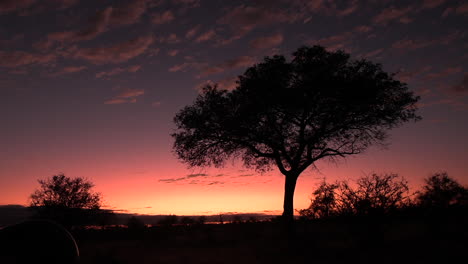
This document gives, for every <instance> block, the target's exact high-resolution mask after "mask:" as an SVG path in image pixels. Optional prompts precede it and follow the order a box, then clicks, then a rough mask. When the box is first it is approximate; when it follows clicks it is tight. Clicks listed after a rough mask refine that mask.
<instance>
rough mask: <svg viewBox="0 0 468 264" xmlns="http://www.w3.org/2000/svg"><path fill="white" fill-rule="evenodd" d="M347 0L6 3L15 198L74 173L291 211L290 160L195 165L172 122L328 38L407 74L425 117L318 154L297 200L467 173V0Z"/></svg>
mask: <svg viewBox="0 0 468 264" xmlns="http://www.w3.org/2000/svg"><path fill="white" fill-rule="evenodd" d="M91 2H92V3H91ZM322 2H323V3H322ZM330 2H331V1H330ZM338 2H339V4H337V3H335V4H332V3H329V1H300V0H292V1H287V0H284V1H283V0H279V1H205V0H200V1H197V0H184V1H183V0H177V1H175V0H174V1H164V0H158V1H156V0H135V1H128V0H125V1H124V0H120V1H110V0H105V1H89V2H88V1H24V0H18V1H5V2H1V3H0V20H1V21H2V22H1V24H0V90H1V92H2V93H1V96H0V101H1V102H0V120H1V123H2V128H1V129H0V146H1V149H2V151H1V152H0V204H1V205H6V204H20V205H28V203H29V200H28V198H29V196H30V194H31V193H32V192H33V191H34V189H36V188H37V187H38V183H37V180H38V179H44V178H47V177H50V176H52V175H56V174H58V173H64V174H65V175H66V176H68V177H84V178H87V179H88V180H90V181H92V182H93V183H94V184H95V187H94V189H95V190H96V191H98V192H100V193H101V194H102V197H103V204H104V206H105V208H107V209H113V210H116V211H118V212H127V213H138V214H177V215H212V214H223V213H234V212H242V213H266V214H280V213H281V211H282V206H283V191H284V177H283V176H282V174H281V173H280V172H279V171H278V170H277V168H276V167H272V170H271V171H267V172H264V173H260V172H257V171H254V170H251V169H247V168H244V167H243V166H242V162H241V161H239V160H234V161H232V162H228V164H227V165H226V166H225V167H224V168H209V167H207V168H188V167H187V166H186V165H185V164H184V163H182V162H181V161H179V160H178V159H177V158H176V156H175V155H174V153H173V151H172V146H173V142H174V140H173V138H172V137H171V136H170V135H171V133H173V132H174V129H175V126H174V123H173V118H174V116H175V114H176V113H177V112H178V111H179V110H180V109H181V108H183V107H184V106H186V105H189V104H191V103H192V102H193V101H194V100H195V98H196V96H197V95H198V93H199V91H200V87H202V86H203V85H204V84H207V83H218V84H219V87H220V88H224V89H228V90H232V89H234V88H235V85H236V83H235V81H236V76H238V75H241V74H242V73H243V72H244V71H245V69H246V68H247V67H249V66H252V65H254V64H255V63H258V62H260V61H261V60H262V59H263V57H264V56H271V55H274V54H283V55H285V56H286V57H288V58H289V57H290V54H291V52H293V51H295V50H296V49H297V48H298V47H300V46H302V45H315V44H319V45H322V46H324V47H325V48H327V49H329V50H336V49H343V50H345V51H346V52H348V53H350V54H351V56H353V57H354V58H367V59H369V60H371V61H374V62H377V63H381V64H382V65H383V68H384V69H385V70H386V71H388V72H393V73H396V77H395V78H396V79H399V80H401V81H403V82H406V83H408V86H409V87H410V89H411V90H412V91H414V92H415V94H416V95H419V96H421V100H420V102H419V103H418V106H419V114H420V115H421V116H422V117H423V119H422V120H421V121H419V122H416V123H414V122H410V123H407V124H405V125H404V126H402V127H399V128H396V129H394V130H391V131H390V135H391V136H390V138H389V139H388V141H387V142H388V143H389V144H388V146H386V147H378V146H375V147H371V148H370V149H368V151H366V152H365V153H363V154H360V155H356V156H351V157H348V158H346V159H339V160H337V161H336V162H328V161H319V162H317V163H316V164H315V168H312V167H311V168H310V169H308V170H306V171H305V172H304V173H303V174H302V175H301V176H300V177H299V180H298V184H297V189H296V194H295V208H296V209H302V208H305V207H307V206H308V204H309V202H310V200H309V198H310V194H311V192H312V190H313V189H314V188H315V187H316V186H317V185H318V184H319V183H320V182H321V181H322V180H323V179H326V180H327V181H330V182H333V181H335V180H346V179H349V180H351V181H352V180H354V179H357V178H359V177H362V176H364V175H368V174H371V173H398V174H399V175H401V176H403V177H405V178H406V179H407V180H408V181H409V184H410V186H411V187H412V188H413V190H416V189H417V188H419V186H420V185H421V184H422V183H423V178H425V177H427V176H429V175H431V174H432V173H435V172H440V171H446V172H447V173H448V174H449V175H450V176H451V177H453V178H455V179H457V180H458V181H459V182H460V183H461V184H463V185H466V184H468V166H467V165H466V157H468V137H467V136H466V135H468V122H467V121H466V115H467V113H468V96H467V95H468V72H467V69H468V53H467V48H468V46H467V44H466V43H468V41H467V40H468V31H467V30H466V25H467V24H468V21H467V17H468V4H467V3H466V2H464V1H428V0H421V1H411V2H412V3H411V4H408V3H406V2H405V3H403V2H401V3H400V2H399V1H398V2H396V4H395V5H392V6H386V5H385V4H384V2H385V1H369V3H366V4H364V3H363V2H362V1H338ZM312 3H316V4H312Z"/></svg>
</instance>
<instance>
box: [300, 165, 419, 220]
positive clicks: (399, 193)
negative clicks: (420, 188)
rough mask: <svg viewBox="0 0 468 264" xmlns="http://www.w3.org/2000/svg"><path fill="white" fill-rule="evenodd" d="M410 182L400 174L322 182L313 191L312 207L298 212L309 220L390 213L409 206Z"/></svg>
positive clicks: (374, 175) (373, 175)
mask: <svg viewBox="0 0 468 264" xmlns="http://www.w3.org/2000/svg"><path fill="white" fill-rule="evenodd" d="M409 198H410V196H409V187H408V182H407V181H406V180H405V179H404V178H403V177H400V176H398V174H383V175H379V174H375V173H374V174H372V175H369V176H364V177H361V178H359V179H358V180H357V181H356V186H355V187H353V186H352V185H350V184H349V182H348V181H341V182H336V183H333V184H330V183H327V182H325V181H324V182H322V183H321V184H320V186H319V187H318V188H317V189H316V190H314V191H313V193H312V199H311V204H310V206H309V208H307V209H303V210H300V211H299V214H300V215H301V216H304V217H306V218H312V219H314V218H326V217H331V216H339V215H370V214H374V215H375V214H379V215H383V214H388V213H391V212H393V211H395V210H397V209H400V208H403V207H405V206H409V205H410V199H409Z"/></svg>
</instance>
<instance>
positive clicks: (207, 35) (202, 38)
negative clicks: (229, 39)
mask: <svg viewBox="0 0 468 264" xmlns="http://www.w3.org/2000/svg"><path fill="white" fill-rule="evenodd" d="M215 36H216V32H215V31H214V30H213V29H211V30H208V31H206V32H205V33H203V34H201V35H200V36H198V37H197V38H196V39H195V42H197V43H201V42H205V41H208V40H210V39H212V38H214V37H215Z"/></svg>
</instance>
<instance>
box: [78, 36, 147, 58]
mask: <svg viewBox="0 0 468 264" xmlns="http://www.w3.org/2000/svg"><path fill="white" fill-rule="evenodd" d="M153 42H154V38H153V36H152V35H148V36H142V37H138V38H135V39H132V40H129V41H125V42H121V43H117V44H113V45H110V46H107V47H94V48H81V49H77V50H76V51H74V52H72V54H73V55H72V57H73V58H75V59H82V60H86V61H88V62H91V63H93V64H106V63H120V62H125V61H128V60H130V59H132V58H135V57H137V56H139V55H141V54H143V53H145V51H146V50H147V49H148V48H149V47H150V45H151V44H152V43H153Z"/></svg>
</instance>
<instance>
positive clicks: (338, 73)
mask: <svg viewBox="0 0 468 264" xmlns="http://www.w3.org/2000/svg"><path fill="white" fill-rule="evenodd" d="M418 99H419V97H417V96H414V95H413V93H412V92H411V91H409V89H408V87H407V85H406V84H405V83H402V82H400V81H398V80H396V79H394V75H392V74H388V73H386V72H384V71H383V70H382V67H381V65H379V64H375V63H372V62H370V61H367V60H364V59H362V60H351V59H350V55H349V54H347V53H345V52H343V51H336V52H328V51H326V50H325V49H324V48H323V47H320V46H313V47H302V48H299V49H298V50H297V51H296V52H294V53H293V59H292V61H291V62H287V61H286V59H285V57H284V56H279V55H275V56H273V57H266V58H265V59H264V61H263V62H261V63H259V64H256V65H254V66H252V67H250V68H248V69H247V70H246V71H245V73H244V74H243V75H241V76H239V78H238V81H237V87H236V89H234V90H232V91H226V90H221V89H218V88H217V86H216V85H214V86H211V85H208V86H206V87H204V89H203V91H202V92H201V94H200V95H199V96H198V97H197V98H196V100H195V102H194V103H193V104H192V105H189V106H186V107H185V108H183V109H182V110H181V111H180V112H178V113H177V114H176V116H175V118H174V122H175V124H176V127H177V129H176V131H175V132H174V133H173V134H172V136H173V137H174V139H175V143H174V150H175V153H176V155H177V156H178V158H179V159H180V160H182V161H184V162H185V163H187V164H188V165H189V166H212V165H214V166H218V167H219V166H223V165H224V163H225V162H226V161H227V160H228V159H229V158H231V157H239V158H241V159H242V161H243V163H244V165H245V166H246V167H252V168H255V169H257V170H259V171H264V170H267V169H271V168H272V167H275V166H276V167H277V168H278V169H279V171H280V172H281V173H282V174H284V175H285V192H284V205H283V208H284V211H283V216H284V218H285V219H291V220H292V219H293V213H294V208H293V198H294V190H295V187H296V181H297V178H298V177H299V175H300V174H301V173H302V172H303V171H304V170H305V169H307V168H308V167H309V166H311V165H313V164H314V162H316V161H318V160H321V159H335V158H338V157H345V156H347V155H353V154H359V153H362V152H363V151H364V150H365V149H367V148H368V147H369V146H371V145H373V144H383V143H384V142H385V138H386V135H387V130H389V129H391V128H394V127H397V126H399V125H401V124H403V123H405V122H407V121H411V120H418V119H419V118H420V117H419V116H418V115H417V114H416V110H417V108H416V102H417V101H418Z"/></svg>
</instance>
